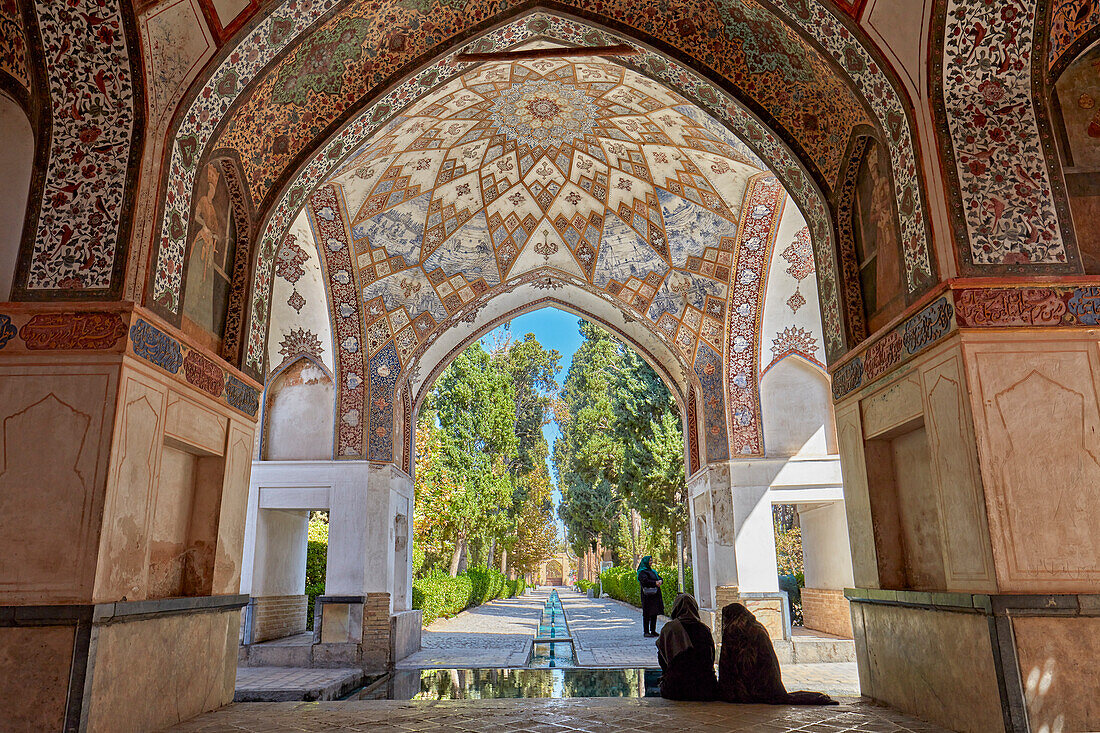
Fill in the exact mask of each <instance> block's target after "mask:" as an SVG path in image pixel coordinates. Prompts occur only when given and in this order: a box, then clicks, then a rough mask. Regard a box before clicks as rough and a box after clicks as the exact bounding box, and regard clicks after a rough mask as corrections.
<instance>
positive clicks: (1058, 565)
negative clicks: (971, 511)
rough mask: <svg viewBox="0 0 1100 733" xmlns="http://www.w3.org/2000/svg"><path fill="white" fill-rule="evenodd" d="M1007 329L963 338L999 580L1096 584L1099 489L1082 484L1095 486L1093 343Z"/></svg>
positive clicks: (1051, 585)
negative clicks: (1028, 338)
mask: <svg viewBox="0 0 1100 733" xmlns="http://www.w3.org/2000/svg"><path fill="white" fill-rule="evenodd" d="M1003 338H1005V339H1007V338H1008V336H1005V337H1003ZM1011 338H1012V339H1013V342H1011V343H1008V342H1000V343H998V340H999V339H998V338H997V337H996V336H986V337H984V338H971V339H968V340H967V342H966V346H965V349H966V353H967V368H968V370H969V373H970V383H971V385H972V386H971V389H972V397H971V399H972V400H973V409H974V414H975V431H976V433H977V437H978V452H979V456H980V458H981V465H982V483H983V485H984V487H985V500H986V504H987V507H988V508H987V512H988V514H989V532H990V536H991V537H992V540H993V556H994V559H995V563H996V568H997V576H998V584H999V587H1000V589H1001V590H1002V591H1005V592H1034V591H1064V592H1074V591H1083V592H1095V591H1096V589H1097V587H1098V584H1100V533H1097V531H1096V517H1098V516H1100V491H1095V490H1086V489H1088V488H1094V487H1097V486H1100V440H1098V436H1100V408H1098V406H1097V375H1098V372H1100V364H1098V359H1097V345H1096V342H1095V341H1091V342H1090V341H1083V340H1080V337H1076V338H1073V337H1067V338H1062V339H1059V338H1056V337H1054V338H1052V337H1047V338H1044V339H1043V340H1039V339H1034V340H1031V341H1022V334H1019V333H1018V332H1017V333H1014V334H1012V336H1011Z"/></svg>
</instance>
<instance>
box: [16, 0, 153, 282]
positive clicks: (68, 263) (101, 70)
mask: <svg viewBox="0 0 1100 733" xmlns="http://www.w3.org/2000/svg"><path fill="white" fill-rule="evenodd" d="M35 12H36V14H37V18H38V29H39V33H40V36H41V43H42V53H43V56H44V58H45V59H46V64H45V66H46V79H47V82H48V87H49V96H50V106H51V111H52V114H51V116H50V118H51V120H52V124H53V129H52V131H51V134H50V136H49V138H48V139H49V152H48V162H47V164H46V168H45V172H44V176H42V181H43V183H42V193H41V197H40V199H39V201H38V212H37V223H36V225H35V229H34V235H33V237H34V239H33V244H32V251H31V255H30V257H29V258H28V260H27V261H25V262H23V263H21V267H22V268H24V269H22V270H21V273H20V277H18V278H17V285H16V290H17V291H20V294H21V295H22V296H23V297H26V298H31V299H33V298H36V297H37V298H41V297H43V296H44V295H45V292H44V291H57V290H63V291H66V293H67V295H68V296H69V297H70V298H79V297H81V295H82V294H86V295H87V296H90V297H103V295H104V293H107V294H113V293H114V292H116V291H118V290H119V289H120V288H121V285H122V284H121V282H120V280H121V270H122V266H123V262H124V260H125V254H126V250H127V246H126V237H127V236H128V232H129V227H130V221H131V219H132V211H131V209H132V206H131V202H132V199H133V193H134V191H133V188H134V187H133V186H129V185H128V184H129V183H131V175H130V174H131V172H133V171H134V170H135V169H136V166H137V165H138V163H139V158H140V152H141V143H142V138H143V135H142V134H141V132H140V131H141V129H142V123H143V119H142V118H143V112H142V108H143V105H144V101H143V99H142V97H141V85H140V83H139V84H136V85H135V83H134V79H135V78H136V79H140V71H139V70H137V69H135V68H134V64H135V62H136V59H137V56H138V55H137V54H136V53H135V54H133V55H131V53H130V48H129V44H130V43H132V42H133V40H134V39H135V38H136V31H135V30H134V28H133V18H132V14H131V11H129V10H128V9H127V8H124V4H123V3H122V2H121V0H101V1H97V2H92V1H91V0H75V4H74V2H70V3H63V2H56V1H54V0H37V2H36V3H35Z"/></svg>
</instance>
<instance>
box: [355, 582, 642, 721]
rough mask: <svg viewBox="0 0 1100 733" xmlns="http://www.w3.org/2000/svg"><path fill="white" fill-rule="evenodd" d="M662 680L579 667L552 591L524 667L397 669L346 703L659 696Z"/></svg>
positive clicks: (638, 673) (636, 673) (639, 673)
mask: <svg viewBox="0 0 1100 733" xmlns="http://www.w3.org/2000/svg"><path fill="white" fill-rule="evenodd" d="M660 676H661V673H660V670H656V669H592V668H578V667H577V658H576V651H575V649H574V646H573V637H572V635H571V634H570V631H569V619H568V617H567V615H566V613H565V609H564V608H563V607H562V602H561V598H559V597H558V592H557V591H556V590H555V591H551V593H550V596H549V598H548V599H547V601H546V604H545V606H544V607H543V608H542V610H541V612H540V614H539V621H538V625H537V627H536V630H535V635H534V636H533V637H532V639H531V651H530V653H529V654H528V657H527V664H526V666H525V667H523V668H518V669H408V670H397V671H395V672H394V673H392V674H389V675H386V676H385V677H384V678H382V679H379V680H377V681H375V682H374V683H373V684H371V685H369V686H367V687H364V688H360V689H358V690H355V691H354V692H352V693H351V694H350V695H348V696H347V697H346V698H344V699H347V700H385V699H389V700H483V699H490V698H507V697H512V698H536V697H538V698H566V697H659V696H660V690H659V688H658V681H659V680H660Z"/></svg>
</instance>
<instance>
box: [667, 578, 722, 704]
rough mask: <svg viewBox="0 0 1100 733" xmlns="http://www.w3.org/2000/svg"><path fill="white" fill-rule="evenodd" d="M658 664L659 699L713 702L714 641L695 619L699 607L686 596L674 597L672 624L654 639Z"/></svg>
mask: <svg viewBox="0 0 1100 733" xmlns="http://www.w3.org/2000/svg"><path fill="white" fill-rule="evenodd" d="M657 661H658V662H660V663H661V671H662V672H663V674H662V675H661V697H666V698H668V699H670V700H714V699H715V694H716V692H717V689H718V681H717V680H716V679H715V678H714V639H712V638H711V635H710V628H708V627H707V625H706V624H704V623H703V622H702V621H701V620H700V619H699V604H697V603H696V602H695V599H694V598H692V597H691V596H689V595H688V594H686V593H681V594H680V595H678V596H676V602H675V603H674V604H673V606H672V620H671V621H669V622H668V623H667V624H665V625H664V628H662V629H661V635H660V637H659V638H658V639H657Z"/></svg>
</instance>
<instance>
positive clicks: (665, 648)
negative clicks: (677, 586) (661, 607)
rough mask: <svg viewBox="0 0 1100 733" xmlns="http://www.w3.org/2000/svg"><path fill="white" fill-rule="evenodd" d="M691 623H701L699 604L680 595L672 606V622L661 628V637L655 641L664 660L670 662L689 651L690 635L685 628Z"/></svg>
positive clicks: (686, 595) (690, 597) (685, 595)
mask: <svg viewBox="0 0 1100 733" xmlns="http://www.w3.org/2000/svg"><path fill="white" fill-rule="evenodd" d="M692 623H696V624H701V623H703V621H702V619H700V618H699V604H698V603H696V602H695V598H693V597H692V596H690V595H688V594H687V593H681V594H679V595H678V596H676V602H675V603H673V604H672V620H671V621H669V622H668V623H666V624H665V625H664V626H663V627H662V628H661V636H660V638H658V639H657V648H658V649H660V651H661V653H662V654H664V655H665V659H667V660H669V661H670V662H671V661H672V660H673V659H675V658H676V657H678V656H680V655H681V654H683V653H684V652H686V651H688V650H689V649H691V647H692V642H691V635H690V634H688V632H687V629H686V628H685V626H686V625H689V624H692Z"/></svg>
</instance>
